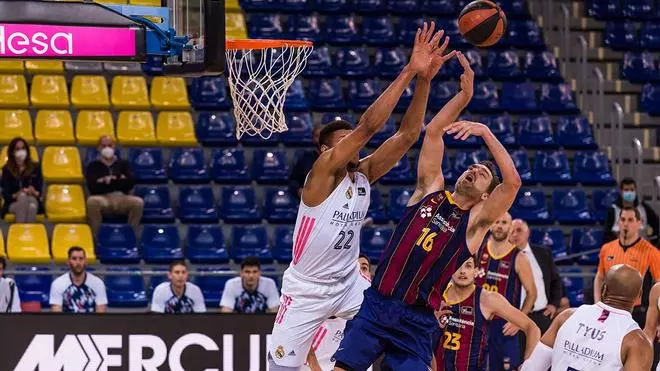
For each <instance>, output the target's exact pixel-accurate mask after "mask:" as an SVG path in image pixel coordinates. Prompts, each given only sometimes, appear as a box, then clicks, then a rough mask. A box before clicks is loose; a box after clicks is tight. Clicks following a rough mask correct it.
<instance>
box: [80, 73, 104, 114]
mask: <svg viewBox="0 0 660 371" xmlns="http://www.w3.org/2000/svg"><path fill="white" fill-rule="evenodd" d="M71 104H72V105H73V106H74V107H76V108H78V109H107V108H109V107H110V93H109V92H108V83H107V82H106V81H105V77H104V76H95V75H76V76H74V77H73V80H72V82H71Z"/></svg>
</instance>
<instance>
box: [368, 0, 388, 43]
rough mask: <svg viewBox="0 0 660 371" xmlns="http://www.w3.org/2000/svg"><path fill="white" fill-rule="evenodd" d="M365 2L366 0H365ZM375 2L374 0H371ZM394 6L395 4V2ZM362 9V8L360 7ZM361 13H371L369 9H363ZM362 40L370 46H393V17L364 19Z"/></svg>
mask: <svg viewBox="0 0 660 371" xmlns="http://www.w3.org/2000/svg"><path fill="white" fill-rule="evenodd" d="M363 1H365V0H363ZM370 1H374V0H370ZM392 4H395V2H393V3H392ZM360 8H362V7H360ZM360 11H369V10H368V8H362V9H360ZM361 27H362V40H363V41H364V42H365V43H367V44H368V45H374V46H376V45H392V44H394V43H395V41H394V25H393V24H392V21H391V17H388V16H378V17H373V16H371V17H364V18H363V19H362V25H361Z"/></svg>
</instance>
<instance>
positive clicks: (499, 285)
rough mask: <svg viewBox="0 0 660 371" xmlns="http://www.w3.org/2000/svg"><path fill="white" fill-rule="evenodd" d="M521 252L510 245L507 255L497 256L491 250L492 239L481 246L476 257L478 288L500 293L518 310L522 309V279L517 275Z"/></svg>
mask: <svg viewBox="0 0 660 371" xmlns="http://www.w3.org/2000/svg"><path fill="white" fill-rule="evenodd" d="M519 253H520V250H518V249H517V248H516V247H515V246H514V245H509V248H508V250H507V252H506V253H504V254H501V255H499V256H498V255H495V254H493V252H492V249H491V248H490V239H488V240H486V242H484V243H483V244H482V245H481V248H480V249H479V252H478V253H477V255H476V258H477V259H479V260H478V265H477V267H478V269H479V275H478V276H477V278H476V280H475V284H476V285H477V286H480V287H483V288H484V290H488V291H492V292H499V293H500V294H501V295H502V296H504V297H505V298H506V300H507V301H508V302H509V303H511V305H513V306H514V307H516V308H520V290H521V286H520V278H518V274H517V273H516V258H517V257H518V254H519Z"/></svg>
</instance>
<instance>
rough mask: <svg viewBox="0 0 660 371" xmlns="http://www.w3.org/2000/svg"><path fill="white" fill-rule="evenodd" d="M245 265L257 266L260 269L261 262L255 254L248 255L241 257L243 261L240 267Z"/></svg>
mask: <svg viewBox="0 0 660 371" xmlns="http://www.w3.org/2000/svg"><path fill="white" fill-rule="evenodd" d="M245 267H257V268H259V269H261V262H260V261H259V258H257V257H256V256H248V257H246V258H245V259H243V262H242V263H241V269H243V268H245Z"/></svg>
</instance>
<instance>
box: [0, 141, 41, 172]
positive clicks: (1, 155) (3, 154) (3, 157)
mask: <svg viewBox="0 0 660 371" xmlns="http://www.w3.org/2000/svg"><path fill="white" fill-rule="evenodd" d="M7 148H9V146H4V147H2V150H0V169H1V168H2V167H3V166H5V164H6V163H7ZM30 157H31V158H32V160H33V161H34V162H39V152H37V148H36V147H35V146H30Z"/></svg>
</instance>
